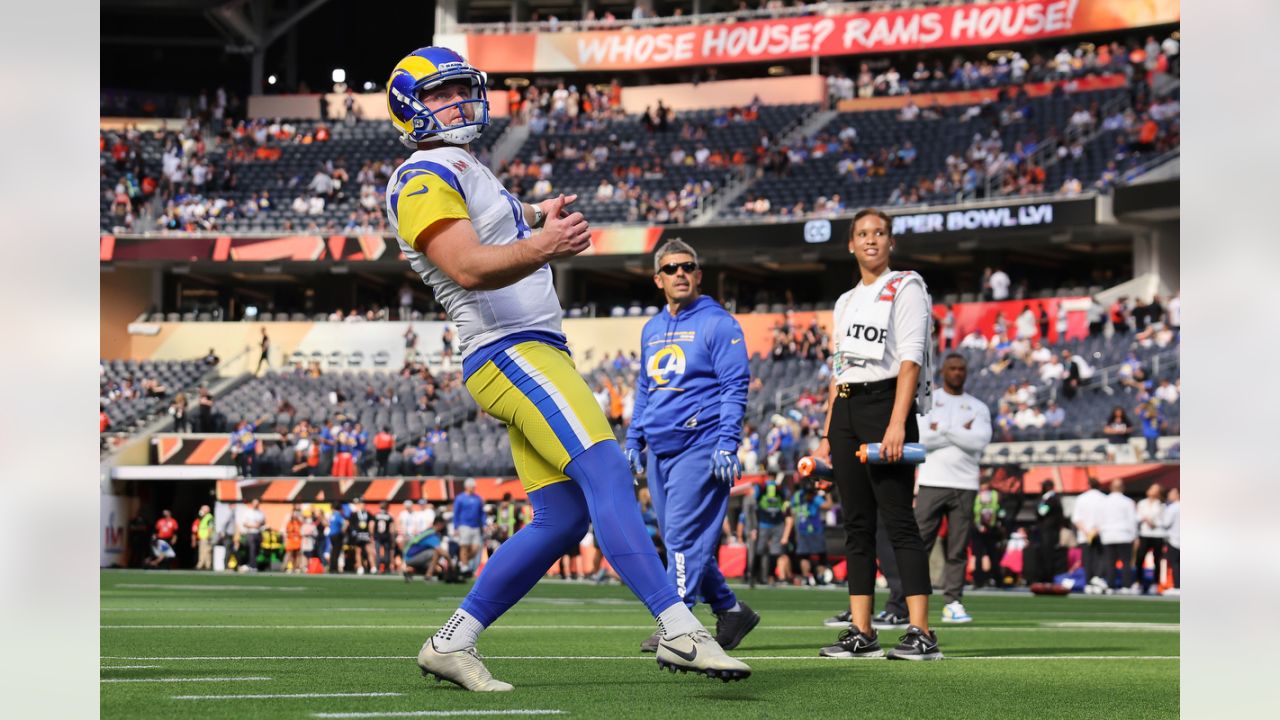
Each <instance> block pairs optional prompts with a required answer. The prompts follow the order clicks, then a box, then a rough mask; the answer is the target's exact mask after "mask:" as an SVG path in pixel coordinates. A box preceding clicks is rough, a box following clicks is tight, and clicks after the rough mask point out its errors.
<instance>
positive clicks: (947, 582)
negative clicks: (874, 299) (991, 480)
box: [916, 353, 991, 623]
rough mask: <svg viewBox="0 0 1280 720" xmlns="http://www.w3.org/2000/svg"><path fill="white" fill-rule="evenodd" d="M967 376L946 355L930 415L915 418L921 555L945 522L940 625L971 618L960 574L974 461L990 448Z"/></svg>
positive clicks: (974, 485)
mask: <svg viewBox="0 0 1280 720" xmlns="http://www.w3.org/2000/svg"><path fill="white" fill-rule="evenodd" d="M967 376H968V368H967V367H966V365H965V360H964V356H962V355H959V354H956V353H952V354H950V355H948V356H947V358H946V360H944V361H943V363H942V389H943V392H941V393H937V394H935V395H934V400H933V409H932V410H930V411H929V414H928V415H924V416H922V417H920V418H918V424H919V426H920V442H922V443H924V446H925V449H926V450H927V451H928V455H927V456H926V458H925V462H924V464H923V465H921V466H920V473H919V475H918V477H917V483H918V484H919V486H920V489H919V491H918V493H917V495H916V522H917V523H919V525H920V534H921V535H922V536H923V538H924V546H925V552H926V553H928V552H931V551H932V550H933V544H934V541H936V540H937V539H938V526H939V524H941V522H942V518H943V517H946V518H947V539H946V546H945V547H946V566H945V570H944V571H943V577H942V590H943V593H944V594H945V596H946V600H947V604H946V605H945V606H944V607H943V609H942V621H943V622H945V623H963V622H969V621H970V620H972V619H973V618H972V617H970V616H969V613H968V612H966V611H965V608H964V605H963V604H962V603H961V597H962V595H963V593H964V571H965V565H967V564H968V560H969V558H968V553H967V552H966V551H967V550H968V548H969V535H970V533H971V532H972V531H973V512H974V502H975V501H976V500H977V497H978V461H979V460H980V459H981V458H982V451H983V450H984V449H985V448H986V447H987V443H989V442H991V411H990V409H988V408H987V404H986V403H984V402H982V401H981V400H979V399H978V398H976V397H974V396H972V395H969V394H967V393H965V391H964V381H965V379H966V377H967Z"/></svg>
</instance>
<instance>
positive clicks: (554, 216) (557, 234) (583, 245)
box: [531, 195, 591, 260]
mask: <svg viewBox="0 0 1280 720" xmlns="http://www.w3.org/2000/svg"><path fill="white" fill-rule="evenodd" d="M577 199H578V196H577V195H568V196H566V195H559V196H557V197H554V198H551V199H550V200H545V201H543V202H541V203H539V204H538V206H539V207H541V208H542V210H543V212H545V213H546V214H547V220H546V222H545V223H544V224H543V226H542V232H540V233H538V234H537V235H534V236H533V237H532V238H531V240H532V241H533V242H534V244H536V245H537V246H538V247H539V248H541V250H542V251H543V253H545V254H546V255H547V259H548V260H558V259H560V258H566V257H573V256H574V255H577V254H578V253H580V252H582V251H583V250H586V249H587V248H589V247H591V226H590V225H588V224H587V218H586V217H584V216H583V214H582V213H580V212H571V213H567V212H566V211H565V206H566V205H569V204H570V203H572V202H573V201H574V200H577Z"/></svg>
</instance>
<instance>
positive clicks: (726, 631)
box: [655, 602, 760, 682]
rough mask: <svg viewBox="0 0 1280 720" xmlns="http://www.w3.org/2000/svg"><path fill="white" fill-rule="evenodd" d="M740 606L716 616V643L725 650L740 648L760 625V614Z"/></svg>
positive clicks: (742, 604) (742, 605) (740, 603)
mask: <svg viewBox="0 0 1280 720" xmlns="http://www.w3.org/2000/svg"><path fill="white" fill-rule="evenodd" d="M738 605H739V606H740V608H741V609H739V610H733V611H727V612H722V613H717V614H716V642H717V643H720V647H721V648H723V649H725V650H732V649H734V648H736V647H738V644H739V643H741V642H742V639H743V638H745V637H746V636H747V633H749V632H751V631H752V630H753V629H755V626H756V625H759V624H760V613H758V612H756V611H755V610H752V609H751V608H749V607H747V604H746V603H744V602H739V603H738ZM655 650H656V648H655ZM726 682H727V681H726Z"/></svg>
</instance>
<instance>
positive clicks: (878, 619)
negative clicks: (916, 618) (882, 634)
mask: <svg viewBox="0 0 1280 720" xmlns="http://www.w3.org/2000/svg"><path fill="white" fill-rule="evenodd" d="M910 624H911V622H910V621H909V620H907V618H904V617H902V616H901V615H895V614H893V613H891V612H889V611H888V610H881V611H880V612H878V613H876V616H875V617H873V618H871V627H873V628H875V629H877V630H901V629H903V628H905V627H907V626H908V625H910Z"/></svg>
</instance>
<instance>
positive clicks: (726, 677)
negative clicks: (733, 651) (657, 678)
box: [658, 629, 751, 682]
mask: <svg viewBox="0 0 1280 720" xmlns="http://www.w3.org/2000/svg"><path fill="white" fill-rule="evenodd" d="M658 667H660V668H665V669H667V670H670V671H671V672H675V671H677V670H679V671H680V672H689V671H693V672H696V673H702V674H703V675H706V676H707V677H709V678H714V679H716V680H723V681H724V682H730V681H733V680H745V679H746V678H749V677H751V668H750V667H749V666H748V665H747V664H746V663H744V662H742V661H741V660H734V659H733V658H731V657H729V656H728V655H726V654H725V652H724V649H723V648H721V647H720V645H719V644H718V643H716V641H715V638H713V637H711V633H709V632H707V631H706V630H703V629H699V630H694V631H693V632H691V633H685V634H684V635H677V636H675V637H673V638H671V639H670V640H667V639H663V640H660V641H659V642H658Z"/></svg>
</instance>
